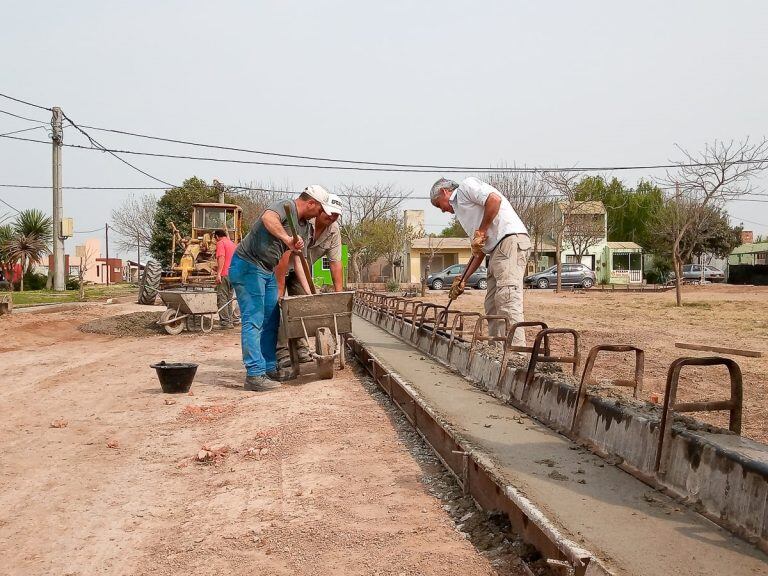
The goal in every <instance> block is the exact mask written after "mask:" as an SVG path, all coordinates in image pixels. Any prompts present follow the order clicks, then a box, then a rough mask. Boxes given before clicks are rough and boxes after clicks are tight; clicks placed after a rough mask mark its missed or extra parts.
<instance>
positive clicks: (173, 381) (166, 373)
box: [150, 360, 197, 394]
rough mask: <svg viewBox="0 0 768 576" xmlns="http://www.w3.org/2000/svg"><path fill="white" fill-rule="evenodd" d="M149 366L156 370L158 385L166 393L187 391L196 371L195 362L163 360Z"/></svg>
mask: <svg viewBox="0 0 768 576" xmlns="http://www.w3.org/2000/svg"><path fill="white" fill-rule="evenodd" d="M150 368H154V369H155V371H156V372H157V379H158V380H160V387H161V388H162V389H163V392H165V393H166V394H181V393H183V392H189V389H190V387H191V386H192V381H193V380H194V379H195V373H196V372H197V364H192V363H184V362H166V361H165V360H163V361H162V362H159V363H157V364H152V365H151V366H150Z"/></svg>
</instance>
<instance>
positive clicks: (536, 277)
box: [525, 264, 596, 288]
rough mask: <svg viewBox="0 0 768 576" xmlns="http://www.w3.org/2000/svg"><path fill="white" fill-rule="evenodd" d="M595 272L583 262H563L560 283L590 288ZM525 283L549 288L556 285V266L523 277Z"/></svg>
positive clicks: (593, 281)
mask: <svg viewBox="0 0 768 576" xmlns="http://www.w3.org/2000/svg"><path fill="white" fill-rule="evenodd" d="M595 281H596V278H595V272H594V271H593V270H590V269H589V266H585V265H584V264H563V272H562V280H561V282H562V284H563V286H581V287H582V288H592V286H594V285H595ZM525 284H526V285H529V286H535V287H536V288H549V287H550V286H557V266H551V267H549V268H547V269H546V270H544V271H543V272H539V273H538V274H531V275H530V276H526V277H525Z"/></svg>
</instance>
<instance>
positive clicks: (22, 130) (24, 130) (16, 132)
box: [0, 126, 47, 136]
mask: <svg viewBox="0 0 768 576" xmlns="http://www.w3.org/2000/svg"><path fill="white" fill-rule="evenodd" d="M46 129H47V128H46V127H45V126H32V128H22V129H21V130H14V131H13V132H6V133H4V134H0V136H10V135H12V134H21V133H22V132H29V131H30V130H46Z"/></svg>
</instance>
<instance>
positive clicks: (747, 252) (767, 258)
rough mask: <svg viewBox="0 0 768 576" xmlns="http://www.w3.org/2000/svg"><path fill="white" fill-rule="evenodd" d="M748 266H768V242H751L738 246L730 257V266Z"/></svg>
mask: <svg viewBox="0 0 768 576" xmlns="http://www.w3.org/2000/svg"><path fill="white" fill-rule="evenodd" d="M740 264H746V265H748V266H764V265H766V264H768V242H749V243H747V244H742V245H741V246H737V247H736V248H734V249H733V252H731V255H730V256H728V265H729V266H738V265H740Z"/></svg>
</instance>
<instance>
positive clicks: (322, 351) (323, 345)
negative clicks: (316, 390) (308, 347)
mask: <svg viewBox="0 0 768 576" xmlns="http://www.w3.org/2000/svg"><path fill="white" fill-rule="evenodd" d="M334 347H335V344H334V342H333V334H331V331H330V330H329V329H328V328H318V329H317V332H315V352H316V353H317V355H318V356H326V358H316V359H315V363H316V364H317V375H318V376H319V377H320V378H321V379H323V380H328V379H330V378H333V352H334Z"/></svg>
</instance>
